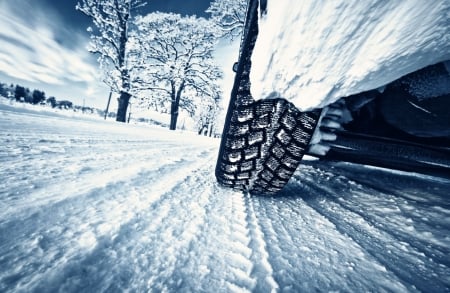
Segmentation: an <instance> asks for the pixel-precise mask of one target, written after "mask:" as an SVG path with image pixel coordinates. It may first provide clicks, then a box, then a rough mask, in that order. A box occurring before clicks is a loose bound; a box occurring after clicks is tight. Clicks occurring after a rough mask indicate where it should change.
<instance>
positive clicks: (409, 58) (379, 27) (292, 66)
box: [250, 0, 450, 110]
mask: <svg viewBox="0 0 450 293" xmlns="http://www.w3.org/2000/svg"><path fill="white" fill-rule="evenodd" d="M267 11H268V13H267V15H266V16H265V17H263V18H262V19H261V20H260V23H259V27H260V33H259V35H258V39H257V41H256V46H255V50H254V52H253V56H252V71H251V76H250V78H251V82H252V95H253V96H254V97H255V98H256V99H262V98H268V97H282V98H285V99H287V100H289V101H291V102H293V103H294V104H295V105H296V106H297V107H298V108H299V109H301V110H306V109H310V108H315V107H324V106H326V105H328V104H330V103H332V102H334V101H336V100H337V99H339V98H340V97H345V96H349V95H351V94H356V93H359V92H362V91H367V90H371V89H377V88H379V87H382V86H383V85H385V84H387V83H389V82H391V81H393V80H395V79H397V78H399V77H401V76H403V75H406V74H408V73H410V72H413V71H416V70H418V69H421V68H423V67H425V66H428V65H431V64H435V63H438V62H441V61H445V60H449V59H450V25H449V24H450V18H449V15H450V2H449V1H446V0H437V1H432V2H430V1H423V0H411V1H384V0H371V1H358V0H353V1H325V2H324V1H301V3H299V2H298V1H295V0H291V1H282V3H279V1H268V8H267Z"/></svg>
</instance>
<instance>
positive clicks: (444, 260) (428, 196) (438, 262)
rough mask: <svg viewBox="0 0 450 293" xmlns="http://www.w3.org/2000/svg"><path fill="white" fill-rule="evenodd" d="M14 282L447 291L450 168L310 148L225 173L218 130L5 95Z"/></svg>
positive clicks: (3, 135)
mask: <svg viewBox="0 0 450 293" xmlns="http://www.w3.org/2000/svg"><path fill="white" fill-rule="evenodd" d="M0 140H1V145H0V161H1V163H0V176H1V179H2V180H1V182H0V209H1V211H2V212H1V213H0V291H1V292H55V291H60V292H122V291H131V292H146V291H152V292H168V291H170V292H173V291H182V292H198V291H204V292H248V291H253V292H270V291H272V290H273V289H276V290H277V291H280V292H311V291H327V292H328V291H342V292H349V291H353V292H367V291H388V292H390V291H393V292H415V291H427V292H446V291H447V292H448V291H449V290H450V195H449V194H450V180H448V179H443V178H437V177H426V176H419V175H417V174H408V173H402V172H395V171H389V170H384V169H376V168H368V167H363V166H358V165H352V164H345V163H341V164H336V163H335V164H331V163H326V162H324V163H321V162H318V161H308V162H306V163H305V164H303V165H302V166H301V167H300V169H299V170H298V171H297V173H296V175H295V176H294V178H293V179H292V181H291V183H290V184H289V185H288V186H287V188H286V189H285V190H284V192H283V193H282V194H281V195H279V196H278V197H249V196H246V195H243V194H241V193H238V192H233V191H230V190H226V189H222V188H220V187H219V186H217V184H216V183H215V179H214V175H213V174H214V167H215V160H216V156H217V152H218V143H219V141H218V140H214V139H208V138H203V137H199V136H195V135H192V134H189V133H180V132H176V133H169V132H168V131H166V130H165V129H160V128H151V127H147V126H139V125H123V124H118V123H115V122H112V121H106V122H105V121H103V120H101V119H93V118H77V117H63V116H57V115H53V114H49V113H45V112H30V111H25V110H24V109H17V108H13V107H9V106H5V105H0Z"/></svg>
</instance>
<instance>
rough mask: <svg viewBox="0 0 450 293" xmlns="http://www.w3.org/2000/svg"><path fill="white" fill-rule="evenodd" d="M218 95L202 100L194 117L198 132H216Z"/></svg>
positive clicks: (209, 133) (218, 109)
mask: <svg viewBox="0 0 450 293" xmlns="http://www.w3.org/2000/svg"><path fill="white" fill-rule="evenodd" d="M220 95H221V93H218V95H217V96H216V97H215V98H211V99H210V100H209V101H205V102H203V103H202V104H201V105H200V107H199V109H198V115H197V119H196V125H197V130H198V134H200V135H205V136H213V135H215V133H216V132H217V129H216V128H217V123H216V121H217V116H218V114H219V111H220Z"/></svg>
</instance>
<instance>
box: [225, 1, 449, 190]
mask: <svg viewBox="0 0 450 293" xmlns="http://www.w3.org/2000/svg"><path fill="white" fill-rule="evenodd" d="M449 15H450V2H449V1H445V0H437V1H433V2H429V1H425V0H408V1H384V0H371V1H357V0H354V1H296V0H289V1H288V0H286V1H281V2H280V1H266V0H260V1H258V0H249V1H248V8H247V15H246V21H245V26H244V30H243V36H242V40H241V46H240V54H239V60H238V62H237V64H236V66H235V67H234V70H235V72H236V76H235V81H234V86H233V89H232V92H231V99H230V103H229V108H228V112H227V115H226V120H225V126H224V131H223V137H222V141H221V146H220V151H219V156H218V161H217V165H216V177H217V180H218V181H219V183H220V184H222V185H224V186H227V187H231V188H234V189H237V190H243V191H248V192H250V193H257V194H274V193H276V192H278V191H280V190H281V189H282V188H283V187H284V186H285V184H286V183H287V182H288V180H289V178H290V177H291V175H292V174H293V173H294V172H295V170H296V168H297V166H298V165H299V163H300V161H301V160H302V157H303V156H304V155H305V154H308V155H313V156H316V157H319V158H321V159H328V160H338V161H349V162H356V163H362V164H369V165H375V166H380V167H388V168H394V169H400V170H406V171H415V172H422V173H430V174H433V175H442V176H449V174H450V115H449V110H450V73H449V72H450V17H449Z"/></svg>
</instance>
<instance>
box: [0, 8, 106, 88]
mask: <svg viewBox="0 0 450 293" xmlns="http://www.w3.org/2000/svg"><path fill="white" fill-rule="evenodd" d="M8 2H9V3H8ZM30 3H32V2H30ZM12 5H14V7H13V6H12ZM21 6H22V7H21ZM30 6H31V7H32V12H30V13H29V17H27V18H23V17H22V16H21V15H20V14H19V13H18V11H21V9H27V10H26V11H30V10H29V9H30ZM22 11H24V10H22ZM63 26H64V23H62V21H61V20H60V17H59V16H58V15H57V14H56V13H54V12H52V10H51V9H50V8H49V9H48V10H47V9H46V10H44V8H42V7H39V6H37V5H30V4H29V3H27V1H15V2H14V3H13V2H12V1H1V2H0V44H1V45H0V71H1V72H2V73H4V74H5V75H7V76H10V77H11V78H15V79H19V80H24V81H29V82H32V83H37V84H43V85H53V86H59V87H60V86H64V85H67V89H68V91H72V90H71V87H75V86H77V87H78V88H77V89H74V91H75V92H84V93H85V94H86V95H94V93H95V91H94V90H93V89H94V88H98V87H99V83H101V82H100V81H99V79H98V77H97V74H98V70H97V68H98V67H97V64H95V62H93V56H92V55H90V53H89V52H88V51H87V49H86V46H87V43H88V41H89V40H88V39H87V38H86V37H84V36H81V35H79V34H76V33H74V34H73V35H71V36H70V37H71V38H72V40H75V42H70V43H75V44H79V45H77V47H73V48H67V47H65V46H63V45H62V44H61V42H60V41H58V37H59V36H56V32H57V31H61V27H63ZM80 87H81V88H80Z"/></svg>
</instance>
